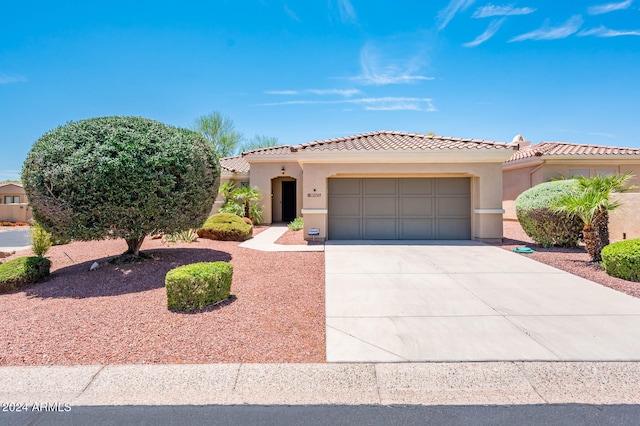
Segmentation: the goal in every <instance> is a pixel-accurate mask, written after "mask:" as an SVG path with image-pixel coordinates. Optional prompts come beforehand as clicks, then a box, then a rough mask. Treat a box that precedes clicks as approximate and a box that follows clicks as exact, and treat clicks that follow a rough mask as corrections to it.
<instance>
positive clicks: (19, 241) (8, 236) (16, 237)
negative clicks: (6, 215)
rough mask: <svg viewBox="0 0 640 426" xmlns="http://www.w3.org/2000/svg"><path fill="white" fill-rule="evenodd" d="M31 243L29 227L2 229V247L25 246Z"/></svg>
mask: <svg viewBox="0 0 640 426" xmlns="http://www.w3.org/2000/svg"><path fill="white" fill-rule="evenodd" d="M30 244H31V237H30V235H29V228H28V227H25V228H22V229H7V230H2V231H0V247H25V246H28V245H30Z"/></svg>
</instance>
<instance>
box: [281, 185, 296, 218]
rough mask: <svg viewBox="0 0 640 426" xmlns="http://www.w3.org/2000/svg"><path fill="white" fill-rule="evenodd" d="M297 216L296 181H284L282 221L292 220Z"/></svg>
mask: <svg viewBox="0 0 640 426" xmlns="http://www.w3.org/2000/svg"><path fill="white" fill-rule="evenodd" d="M295 218H296V182H295V181H283V182H282V221H283V222H291V221H292V220H293V219H295Z"/></svg>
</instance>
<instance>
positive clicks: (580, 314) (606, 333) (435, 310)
mask: <svg viewBox="0 0 640 426" xmlns="http://www.w3.org/2000/svg"><path fill="white" fill-rule="evenodd" d="M325 250H326V253H325V265H326V266H325V267H326V312H327V361H329V362H406V361H411V362H415V361H640V299H637V298H634V297H631V296H628V295H626V294H623V293H620V292H617V291H614V290H612V289H609V288H607V287H604V286H601V285H599V284H596V283H593V282H591V281H588V280H585V279H583V278H580V277H577V276H575V275H572V274H569V273H567V272H564V271H560V270H558V269H555V268H552V267H550V266H547V265H545V264H542V263H539V262H536V261H534V260H531V259H527V258H526V257H523V256H521V255H517V254H515V253H511V252H508V251H505V250H502V249H500V248H497V247H493V246H488V245H485V244H481V243H477V242H472V241H464V242H461V241H448V242H447V241H440V242H438V241H424V242H414V243H412V244H409V243H408V242H407V241H403V242H378V243H376V242H368V243H363V242H351V243H349V242H331V241H330V242H328V243H327V244H326V248H325Z"/></svg>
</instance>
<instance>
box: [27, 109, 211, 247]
mask: <svg viewBox="0 0 640 426" xmlns="http://www.w3.org/2000/svg"><path fill="white" fill-rule="evenodd" d="M219 178H220V165H219V162H218V158H217V155H216V153H215V149H214V148H213V146H212V145H211V143H210V142H208V141H207V140H206V139H204V137H203V136H202V135H200V134H198V133H196V132H193V131H190V130H186V129H181V128H177V127H173V126H168V125H165V124H162V123H159V122H157V121H153V120H148V119H145V118H140V117H101V118H92V119H88V120H81V121H77V122H70V123H68V124H66V125H64V126H61V127H58V128H56V129H54V130H51V131H49V132H47V133H45V134H44V135H43V136H42V137H40V139H38V140H37V141H36V142H35V143H34V145H33V147H32V148H31V151H30V152H29V154H28V155H27V158H26V160H25V162H24V166H23V168H22V182H23V184H24V189H25V191H26V193H27V197H28V198H29V203H30V204H31V207H32V209H33V215H34V217H35V219H36V220H37V221H38V222H39V223H40V224H41V225H42V226H43V227H44V229H46V230H47V231H48V232H50V233H51V234H53V235H56V236H59V237H61V238H67V239H71V238H72V239H76V240H81V241H89V240H100V239H103V238H105V237H106V238H124V239H125V240H126V242H127V246H128V251H127V252H128V253H131V254H133V255H138V254H139V250H140V246H141V245H142V241H143V240H144V238H145V236H147V235H154V234H158V233H167V234H168V233H172V232H179V231H181V230H184V229H189V228H195V227H198V226H200V224H202V222H203V221H204V220H206V218H207V216H208V214H209V212H210V211H211V208H212V207H213V202H214V200H215V198H216V194H217V192H218V184H219Z"/></svg>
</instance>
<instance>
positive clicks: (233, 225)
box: [198, 213, 253, 241]
mask: <svg viewBox="0 0 640 426" xmlns="http://www.w3.org/2000/svg"><path fill="white" fill-rule="evenodd" d="M252 232H253V226H251V225H249V224H248V223H245V221H244V220H243V218H241V217H240V216H237V215H235V214H233V213H217V214H214V215H213V216H211V217H210V218H209V219H207V221H206V222H205V223H204V225H202V228H200V229H199V230H198V237H200V238H210V239H212V240H222V241H244V240H247V239H249V238H251V235H252Z"/></svg>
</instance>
